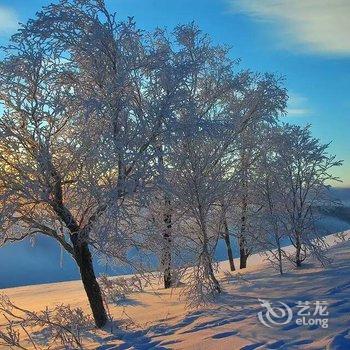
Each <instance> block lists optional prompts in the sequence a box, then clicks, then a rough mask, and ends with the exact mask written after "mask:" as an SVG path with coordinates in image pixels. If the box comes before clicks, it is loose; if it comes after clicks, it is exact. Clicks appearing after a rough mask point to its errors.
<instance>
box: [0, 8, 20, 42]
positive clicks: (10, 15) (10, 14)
mask: <svg viewBox="0 0 350 350" xmlns="http://www.w3.org/2000/svg"><path fill="white" fill-rule="evenodd" d="M18 22H19V20H18V17H17V14H16V12H15V11H14V10H12V9H11V8H9V7H5V6H1V5H0V35H8V34H11V33H12V32H14V31H15V30H16V29H17V28H18Z"/></svg>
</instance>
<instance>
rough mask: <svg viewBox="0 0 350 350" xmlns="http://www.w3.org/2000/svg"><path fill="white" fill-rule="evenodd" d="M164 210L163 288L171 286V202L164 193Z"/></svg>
mask: <svg viewBox="0 0 350 350" xmlns="http://www.w3.org/2000/svg"><path fill="white" fill-rule="evenodd" d="M164 201H165V208H164V210H165V212H164V232H163V244H164V245H163V252H162V259H161V264H162V267H163V271H164V276H163V279H164V288H165V289H167V288H170V287H171V286H172V278H171V227H172V222H171V219H172V218H171V203H170V199H169V198H168V196H167V195H165V200H164Z"/></svg>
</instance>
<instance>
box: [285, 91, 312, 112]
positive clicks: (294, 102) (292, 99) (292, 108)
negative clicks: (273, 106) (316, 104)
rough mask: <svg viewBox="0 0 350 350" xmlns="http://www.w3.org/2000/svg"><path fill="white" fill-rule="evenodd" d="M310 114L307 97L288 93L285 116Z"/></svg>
mask: <svg viewBox="0 0 350 350" xmlns="http://www.w3.org/2000/svg"><path fill="white" fill-rule="evenodd" d="M310 114H311V111H310V109H309V108H308V99H307V98H306V97H304V96H301V95H299V94H296V93H289V99H288V103H287V116H289V117H303V116H306V115H310Z"/></svg>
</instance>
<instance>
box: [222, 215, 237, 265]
mask: <svg viewBox="0 0 350 350" xmlns="http://www.w3.org/2000/svg"><path fill="white" fill-rule="evenodd" d="M224 228H225V232H224V240H225V243H226V248H227V256H228V261H229V263H230V270H231V271H235V270H236V268H235V263H234V260H233V254H232V248H231V242H230V233H229V230H228V226H227V221H226V218H225V220H224Z"/></svg>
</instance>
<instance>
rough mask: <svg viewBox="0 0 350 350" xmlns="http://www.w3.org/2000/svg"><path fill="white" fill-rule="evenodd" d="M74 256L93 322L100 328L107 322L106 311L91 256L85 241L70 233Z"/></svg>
mask: <svg viewBox="0 0 350 350" xmlns="http://www.w3.org/2000/svg"><path fill="white" fill-rule="evenodd" d="M72 243H73V246H74V257H75V260H76V262H77V264H78V266H79V270H80V275H81V280H82V282H83V285H84V289H85V292H86V294H87V297H88V300H89V304H90V307H91V310H92V314H93V317H94V320H95V324H96V326H97V327H98V328H102V327H103V326H104V325H105V324H106V323H107V313H106V310H105V306H104V303H103V298H102V293H101V289H100V286H99V284H98V282H97V280H96V276H95V272H94V267H93V264H92V257H91V253H90V249H89V246H88V244H87V243H86V242H79V239H78V238H77V235H72Z"/></svg>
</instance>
